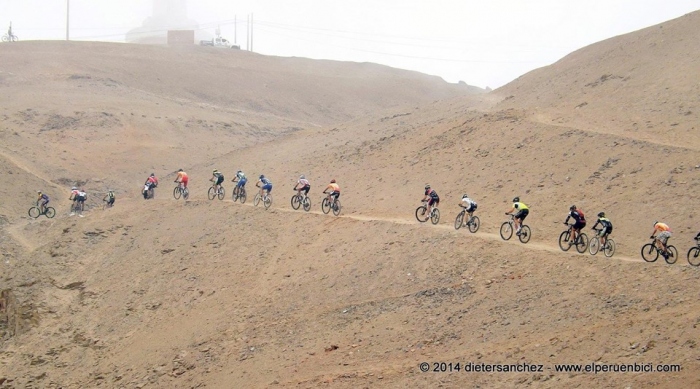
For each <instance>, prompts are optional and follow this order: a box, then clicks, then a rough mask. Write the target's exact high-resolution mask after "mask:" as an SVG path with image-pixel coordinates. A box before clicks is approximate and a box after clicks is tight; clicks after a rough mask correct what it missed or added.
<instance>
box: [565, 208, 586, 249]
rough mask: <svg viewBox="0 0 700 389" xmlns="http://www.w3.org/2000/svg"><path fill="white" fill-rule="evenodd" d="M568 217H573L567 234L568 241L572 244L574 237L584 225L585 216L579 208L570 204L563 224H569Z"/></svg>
mask: <svg viewBox="0 0 700 389" xmlns="http://www.w3.org/2000/svg"><path fill="white" fill-rule="evenodd" d="M569 218H573V219H574V224H573V225H571V227H569V231H570V232H571V233H570V234H569V243H570V244H574V242H576V238H577V237H578V235H579V234H580V233H581V228H583V227H585V226H586V216H585V215H584V214H583V211H582V210H581V209H579V208H577V207H576V206H575V205H572V206H571V207H569V214H568V215H566V220H564V224H566V225H567V226H568V225H569Z"/></svg>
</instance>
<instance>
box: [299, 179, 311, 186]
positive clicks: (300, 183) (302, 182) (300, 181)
mask: <svg viewBox="0 0 700 389" xmlns="http://www.w3.org/2000/svg"><path fill="white" fill-rule="evenodd" d="M297 183H298V184H299V185H301V186H306V185H309V186H311V184H309V180H307V179H306V178H302V179H300V180H299V181H298V182H297Z"/></svg>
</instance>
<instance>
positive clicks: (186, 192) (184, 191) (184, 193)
mask: <svg viewBox="0 0 700 389" xmlns="http://www.w3.org/2000/svg"><path fill="white" fill-rule="evenodd" d="M182 198H183V199H185V200H187V199H188V198H190V190H189V189H188V188H183V189H182Z"/></svg>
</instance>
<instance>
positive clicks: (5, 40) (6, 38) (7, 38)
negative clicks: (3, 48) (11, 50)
mask: <svg viewBox="0 0 700 389" xmlns="http://www.w3.org/2000/svg"><path fill="white" fill-rule="evenodd" d="M9 40H10V37H8V36H7V35H3V36H2V41H3V42H8V41H9Z"/></svg>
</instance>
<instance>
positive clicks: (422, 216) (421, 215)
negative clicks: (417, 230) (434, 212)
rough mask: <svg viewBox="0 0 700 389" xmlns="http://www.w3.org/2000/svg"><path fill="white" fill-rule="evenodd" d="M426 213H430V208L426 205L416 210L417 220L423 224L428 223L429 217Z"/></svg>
mask: <svg viewBox="0 0 700 389" xmlns="http://www.w3.org/2000/svg"><path fill="white" fill-rule="evenodd" d="M426 212H428V208H426V207H425V205H421V206H420V207H418V208H416V219H417V220H418V221H419V222H421V223H424V222H427V221H428V217H429V215H426Z"/></svg>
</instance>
